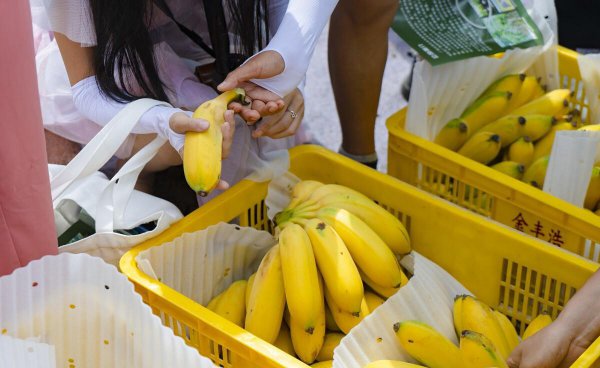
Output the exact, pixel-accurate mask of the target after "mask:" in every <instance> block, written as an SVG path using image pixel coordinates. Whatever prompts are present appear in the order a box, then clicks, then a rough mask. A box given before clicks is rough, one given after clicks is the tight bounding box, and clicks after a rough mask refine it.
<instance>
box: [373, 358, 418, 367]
mask: <svg viewBox="0 0 600 368" xmlns="http://www.w3.org/2000/svg"><path fill="white" fill-rule="evenodd" d="M418 367H423V366H422V365H417V364H412V363H406V362H401V361H399V360H376V361H374V362H371V363H369V364H367V365H365V366H364V368H418Z"/></svg>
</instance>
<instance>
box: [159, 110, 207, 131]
mask: <svg viewBox="0 0 600 368" xmlns="http://www.w3.org/2000/svg"><path fill="white" fill-rule="evenodd" d="M209 126H210V124H209V123H208V121H206V120H203V119H194V118H192V117H189V116H187V115H186V114H184V113H182V112H177V113H175V114H173V115H171V118H170V119H169V127H170V128H171V130H173V131H174V132H175V133H179V134H185V133H186V132H203V131H205V130H206V129H208V127H209Z"/></svg>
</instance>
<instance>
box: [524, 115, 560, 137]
mask: <svg viewBox="0 0 600 368" xmlns="http://www.w3.org/2000/svg"><path fill="white" fill-rule="evenodd" d="M523 117H524V118H525V125H524V126H523V129H522V132H523V135H524V136H528V137H530V138H531V140H532V141H534V142H535V141H537V140H538V139H540V138H542V137H543V136H545V135H546V134H548V132H549V131H550V129H552V126H553V125H554V124H555V123H556V122H557V120H556V118H554V117H553V116H550V115H537V114H530V115H524V116H523Z"/></svg>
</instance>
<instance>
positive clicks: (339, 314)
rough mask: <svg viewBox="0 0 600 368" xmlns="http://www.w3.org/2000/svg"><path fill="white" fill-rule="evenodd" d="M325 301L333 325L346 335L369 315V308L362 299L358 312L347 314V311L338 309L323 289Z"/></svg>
mask: <svg viewBox="0 0 600 368" xmlns="http://www.w3.org/2000/svg"><path fill="white" fill-rule="evenodd" d="M325 300H326V301H327V305H328V306H329V310H330V311H331V315H332V316H333V319H334V320H335V324H336V325H337V326H338V327H339V328H340V330H342V332H343V333H345V334H346V335H347V334H348V333H350V330H352V329H353V328H354V326H356V325H357V324H359V323H360V321H362V320H363V318H365V317H366V316H367V315H369V313H370V311H369V307H368V306H367V301H366V300H365V299H364V298H363V300H362V301H361V304H360V312H359V313H348V312H347V311H345V310H343V309H342V308H340V307H339V306H338V305H337V304H336V302H335V300H334V299H333V297H332V296H331V294H330V293H329V290H327V288H325Z"/></svg>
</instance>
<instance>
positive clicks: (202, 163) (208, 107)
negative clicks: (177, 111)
mask: <svg viewBox="0 0 600 368" xmlns="http://www.w3.org/2000/svg"><path fill="white" fill-rule="evenodd" d="M245 96H246V92H244V90H243V89H241V88H236V89H234V90H231V91H227V92H225V93H222V94H221V95H219V96H218V97H216V98H214V99H212V100H209V101H206V102H204V103H203V104H202V105H200V107H198V108H197V109H196V111H194V115H193V117H194V118H195V119H203V120H206V121H208V122H209V124H210V126H209V127H208V129H207V130H205V131H203V132H187V133H186V134H185V143H184V150H183V171H184V173H185V179H186V180H187V183H188V185H189V186H190V187H191V188H192V189H193V190H194V191H195V192H196V193H198V194H199V195H200V196H206V195H207V194H208V193H209V192H210V191H211V190H213V189H214V188H215V187H216V186H217V184H218V183H219V180H220V178H221V153H222V149H223V134H222V132H221V126H222V125H223V123H224V122H225V120H224V117H223V114H224V113H225V111H226V110H227V105H228V104H229V103H230V102H232V101H234V100H242V99H244V97H245Z"/></svg>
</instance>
